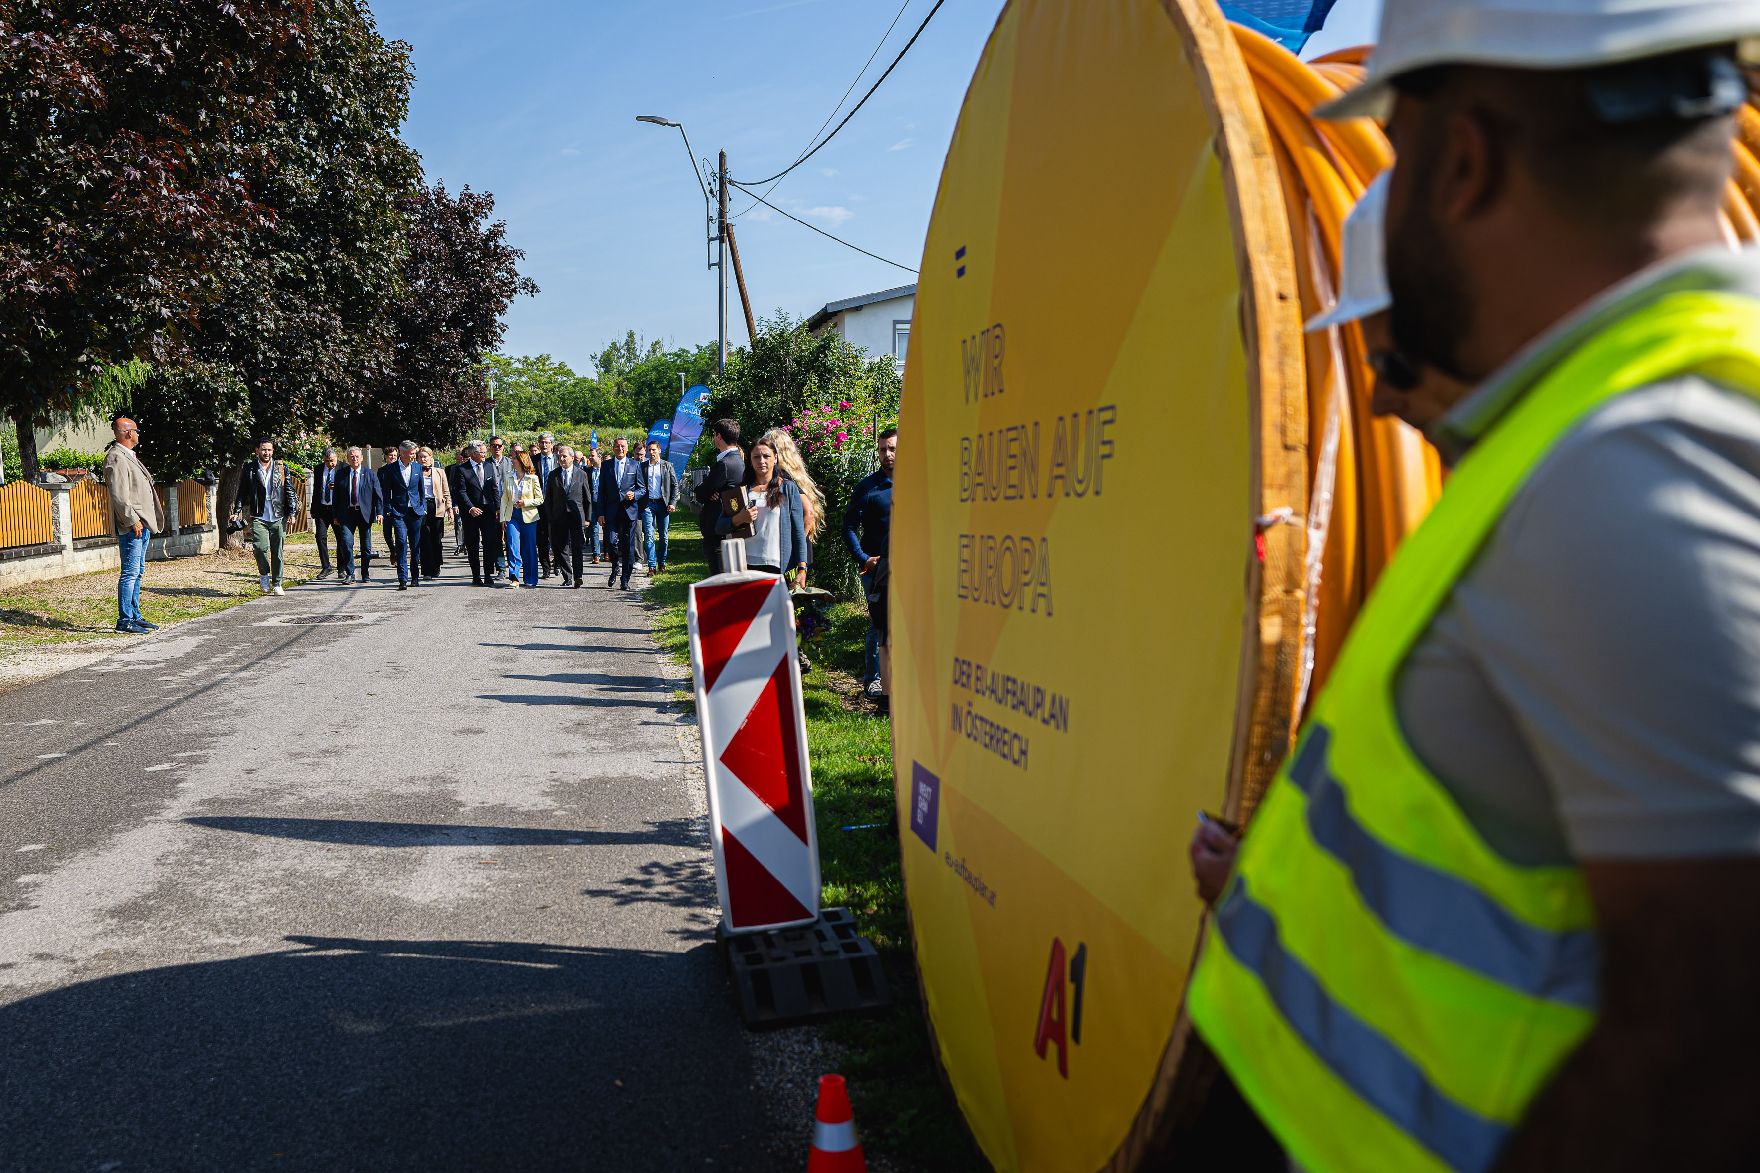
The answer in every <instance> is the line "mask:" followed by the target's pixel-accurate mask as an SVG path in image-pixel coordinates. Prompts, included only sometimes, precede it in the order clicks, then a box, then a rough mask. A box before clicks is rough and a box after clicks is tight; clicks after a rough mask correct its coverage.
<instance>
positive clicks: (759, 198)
mask: <svg viewBox="0 0 1760 1173" xmlns="http://www.w3.org/2000/svg"><path fill="white" fill-rule="evenodd" d="M728 182H729V183H730V184H732V185H733V186H734V187H737V188H739V189H740V190H741V191H743V192H745V193H746V194H747V195H749V196H751V197H752V198H753V199H755V200H757V201H758V202H759V203H760V204H763V205H764V206H765V207H766V208H769V209H770V210H771V211H772V212H776V213H778V214H780V215H783V216H787V217H788V218H789V219H790V220H793V221H794V222H795V223H796V224H799V225H800V226H801V227H802V228H810V229H812V230H813V231H814V232H817V233H818V234H819V235H820V236H823V237H825V238H826V239H827V240H835V241H836V242H837V243H838V244H841V245H842V246H843V247H844V248H853V249H855V250H856V251H857V252H859V253H861V254H862V255H863V256H865V257H873V258H874V259H875V260H876V261H880V262H882V263H883V264H888V265H891V266H892V267H893V268H895V269H903V270H904V271H905V272H907V273H915V272H916V270H915V269H913V268H911V267H910V266H909V265H901V264H899V263H898V262H897V261H890V260H887V259H886V258H885V257H883V256H881V255H880V254H879V253H871V252H869V251H868V250H867V249H865V248H863V247H862V246H861V245H859V244H851V243H850V242H849V241H847V240H845V239H843V237H841V236H833V235H831V233H829V232H827V231H825V230H824V229H823V228H820V227H819V226H818V225H816V224H808V223H807V222H806V221H805V220H803V219H801V218H800V217H799V216H795V215H791V214H789V213H788V212H784V211H783V210H782V209H781V208H779V207H777V206H776V205H775V204H773V203H771V202H770V201H769V200H767V199H765V198H764V197H763V196H761V195H759V194H758V193H757V192H755V191H753V190H752V189H751V188H749V187H747V186H746V185H745V184H743V183H740V182H738V181H737V180H732V179H730V180H728Z"/></svg>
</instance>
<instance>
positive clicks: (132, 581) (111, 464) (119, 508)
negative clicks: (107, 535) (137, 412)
mask: <svg viewBox="0 0 1760 1173" xmlns="http://www.w3.org/2000/svg"><path fill="white" fill-rule="evenodd" d="M110 431H111V432H112V433H113V434H114V435H115V437H116V438H115V439H114V440H112V441H111V442H110V445H109V447H108V448H106V449H105V450H104V487H105V488H107V489H109V490H110V519H111V521H112V522H114V523H115V525H116V548H117V551H118V552H119V553H120V554H121V555H122V575H121V577H120V578H118V579H117V582H116V630H117V631H119V632H122V633H123V634H124V635H145V634H147V633H148V632H150V631H158V630H159V625H158V624H156V623H148V622H147V620H146V618H145V617H144V616H143V615H142V614H141V572H142V571H143V570H144V569H145V568H146V562H147V543H148V542H150V541H151V540H152V538H153V535H154V534H155V533H163V532H164V530H165V509H164V507H163V506H162V505H160V504H159V494H158V493H156V492H154V490H153V476H152V474H151V473H149V472H148V471H147V466H146V465H144V464H142V463H141V458H140V457H138V456H136V455H135V454H134V449H135V445H137V444H139V443H140V442H141V430H140V428H139V427H138V426H137V425H136V424H135V422H134V421H133V420H132V419H130V418H129V417H128V416H125V415H124V416H118V417H117V418H116V421H115V422H114V423H112V424H111V425H110Z"/></svg>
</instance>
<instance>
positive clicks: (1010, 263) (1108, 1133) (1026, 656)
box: [891, 0, 1310, 1170]
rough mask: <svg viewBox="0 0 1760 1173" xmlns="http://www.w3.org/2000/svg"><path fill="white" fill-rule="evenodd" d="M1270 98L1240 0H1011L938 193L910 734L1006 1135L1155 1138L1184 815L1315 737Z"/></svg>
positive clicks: (901, 692) (911, 534) (949, 1000)
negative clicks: (1298, 731)
mask: <svg viewBox="0 0 1760 1173" xmlns="http://www.w3.org/2000/svg"><path fill="white" fill-rule="evenodd" d="M1256 111H1257V107H1256V104H1255V102H1254V100H1253V92H1252V80H1251V78H1250V77H1249V75H1248V73H1247V70H1246V67H1245V64H1244V62H1243V59H1242V57H1241V54H1240V52H1239V50H1238V49H1237V48H1236V47H1235V44H1234V41H1233V38H1232V35H1231V33H1230V30H1229V28H1228V26H1227V25H1226V24H1225V23H1224V22H1223V21H1222V19H1221V16H1220V14H1219V13H1218V12H1217V10H1216V9H1215V8H1214V7H1213V6H1212V5H1210V4H1209V3H1208V2H1207V0H1205V2H1200V0H1178V2H1175V3H1170V4H1168V5H1167V6H1165V7H1163V6H1161V5H1158V4H1155V3H1152V2H1143V0H1086V2H1083V3H1073V2H1069V0H1061V2H1060V0H1015V2H1014V3H1011V4H1010V5H1009V6H1008V7H1007V8H1006V10H1005V11H1004V12H1003V14H1002V16H1001V18H1000V19H999V21H998V23H997V26H996V29H995V31H994V33H993V34H992V36H991V39H990V43H989V46H988V48H987V49H986V51H985V53H984V56H983V59H982V61H981V63H980V65H979V67H978V71H977V74H976V76H975V77H974V78H973V81H972V85H971V88H970V90H969V92H968V94H967V96H966V99H965V104H964V107H963V109H962V111H961V115H960V120H959V126H958V129H957V130H956V132H955V134H954V138H953V143H952V146H951V148H950V150H949V153H948V158H947V164H946V169H945V171H944V173H943V175H942V180H941V188H940V192H939V194H938V196H937V199H936V205H935V212H934V216H933V219H932V222H931V226H930V229H929V235H928V240H927V244H926V251H925V254H924V259H923V264H922V277H921V280H920V284H919V287H918V294H917V303H916V313H915V320H914V323H913V328H912V338H911V349H910V354H909V358H908V361H907V366H906V373H905V385H906V401H905V407H904V412H903V418H902V420H901V435H900V438H899V439H900V443H899V452H900V460H899V465H898V472H897V477H896V485H897V488H896V498H895V501H896V504H895V512H894V517H893V527H892V546H891V555H892V567H893V582H894V589H893V595H892V612H891V613H892V616H893V622H892V633H891V635H892V657H893V666H894V679H895V681H896V682H898V683H897V687H896V690H895V692H896V695H895V698H894V704H893V723H894V753H895V761H896V762H897V769H898V794H899V802H900V826H901V839H902V844H901V847H902V852H903V857H904V869H905V880H906V891H907V895H908V898H909V903H910V910H911V918H912V924H913V931H914V934H915V942H916V950H917V959H918V963H919V968H920V972H921V975H922V983H923V989H924V994H925V998H926V1001H927V1006H928V1011H929V1016H930V1019H931V1022H932V1026H933V1030H934V1032H935V1037H936V1040H937V1045H938V1050H939V1054H940V1058H941V1061H942V1063H943V1065H944V1067H945V1069H946V1072H947V1075H948V1078H949V1080H950V1082H951V1083H952V1086H953V1089H954V1092H955V1094H956V1096H957V1097H958V1100H959V1103H960V1106H961V1109H962V1110H963V1111H964V1113H965V1115H966V1117H967V1119H968V1120H969V1121H970V1123H971V1125H972V1129H973V1131H974V1133H975V1134H976V1136H977V1138H978V1141H979V1143H980V1144H981V1145H982V1147H983V1149H984V1151H985V1153H986V1154H987V1155H988V1156H989V1157H990V1159H991V1160H992V1161H993V1162H994V1163H995V1164H996V1165H997V1166H999V1167H1002V1168H1028V1169H1057V1170H1068V1169H1095V1168H1099V1167H1102V1166H1104V1165H1106V1164H1107V1163H1108V1162H1111V1161H1113V1160H1114V1159H1115V1158H1117V1159H1118V1160H1119V1161H1120V1162H1121V1163H1123V1164H1128V1163H1130V1162H1131V1161H1132V1160H1133V1159H1134V1157H1133V1155H1132V1154H1134V1153H1137V1152H1140V1151H1142V1146H1143V1145H1145V1144H1147V1143H1148V1142H1149V1141H1151V1140H1153V1139H1154V1134H1155V1133H1156V1132H1157V1131H1158V1130H1159V1129H1160V1128H1161V1127H1162V1125H1163V1121H1164V1120H1165V1119H1166V1118H1167V1117H1168V1112H1169V1108H1170V1107H1171V1106H1173V1105H1172V1102H1171V1101H1170V1100H1169V1099H1168V1098H1167V1097H1168V1089H1170V1088H1171V1087H1172V1086H1173V1076H1174V1074H1175V1072H1176V1070H1177V1068H1178V1066H1179V1061H1180V1056H1181V1053H1182V1043H1181V1037H1182V1032H1181V1031H1180V1029H1179V1022H1180V1003H1181V997H1182V993H1183V989H1184V985H1185V980H1186V973H1187V970H1188V968H1189V965H1190V961H1191V953H1192V947H1193V943H1194V941H1195V940H1196V939H1197V934H1198V926H1199V919H1200V914H1201V911H1202V910H1201V907H1200V905H1199V903H1198V901H1197V900H1196V899H1195V898H1194V897H1193V896H1192V885H1191V880H1190V878H1189V876H1188V874H1187V867H1186V862H1185V856H1184V845H1185V840H1186V837H1187V835H1188V834H1189V832H1190V829H1191V826H1192V821H1193V818H1194V816H1195V815H1196V812H1197V810H1198V808H1199V807H1210V808H1212V809H1215V808H1218V807H1222V806H1225V805H1228V806H1230V807H1231V808H1232V809H1238V808H1239V806H1240V796H1241V795H1243V794H1244V793H1246V792H1247V790H1248V789H1250V788H1252V787H1254V786H1259V785H1262V784H1263V782H1264V781H1265V777H1266V770H1267V769H1268V768H1269V767H1270V766H1271V765H1272V764H1273V763H1274V761H1275V760H1276V759H1277V758H1278V757H1279V756H1280V755H1281V753H1282V752H1283V749H1284V747H1285V745H1286V743H1287V740H1288V735H1289V729H1290V724H1291V721H1292V716H1293V712H1294V708H1295V704H1296V697H1297V694H1298V691H1299V688H1300V680H1301V675H1302V673H1301V664H1302V645H1303V612H1304V607H1303V598H1304V592H1305V589H1306V585H1305V582H1306V580H1305V565H1304V550H1305V544H1306V529H1305V526H1304V525H1303V524H1302V519H1304V518H1305V517H1306V515H1307V506H1308V502H1307V485H1308V480H1309V475H1310V470H1309V454H1308V453H1309V432H1310V425H1309V411H1308V390H1307V385H1306V378H1305V374H1304V361H1303V339H1302V334H1301V313H1302V306H1301V303H1300V296H1301V289H1300V284H1299V282H1298V280H1297V276H1296V264H1295V260H1294V257H1293V254H1292V246H1291V240H1290V234H1289V228H1288V225H1287V221H1286V216H1285V211H1284V206H1283V198H1282V189H1281V180H1280V178H1279V173H1278V170H1277V157H1276V148H1275V145H1274V143H1273V140H1272V139H1271V138H1270V136H1269V135H1268V134H1267V132H1266V128H1265V124H1264V121H1263V119H1262V118H1261V117H1259V116H1258V115H1257V112H1256ZM1261 518H1264V519H1268V524H1267V525H1266V527H1265V529H1264V533H1263V539H1264V549H1265V556H1264V558H1263V560H1261V559H1260V557H1259V556H1258V554H1257V544H1256V542H1255V529H1256V522H1257V521H1258V519H1261ZM1284 519H1288V521H1290V522H1294V524H1289V523H1286V521H1285V520H1284ZM1231 793H1232V796H1233V797H1232V800H1231V798H1230V795H1231Z"/></svg>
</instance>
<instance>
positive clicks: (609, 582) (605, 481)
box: [599, 436, 642, 591]
mask: <svg viewBox="0 0 1760 1173" xmlns="http://www.w3.org/2000/svg"><path fill="white" fill-rule="evenodd" d="M641 488H642V466H641V465H640V464H639V463H637V461H636V460H635V458H634V457H632V456H631V455H630V454H629V441H628V440H626V439H624V438H623V437H622V436H619V437H617V439H616V440H614V441H612V443H611V458H610V459H609V460H607V461H605V463H603V464H601V465H600V466H599V509H600V511H601V512H602V514H603V515H604V517H605V525H606V527H607V528H608V529H609V530H610V534H609V535H608V536H610V537H611V576H610V577H609V578H607V579H606V580H605V585H606V586H615V585H617V569H618V565H619V563H621V564H622V566H623V589H624V590H626V591H627V590H628V589H629V576H630V574H631V573H632V572H633V571H634V569H635V564H636V558H635V549H634V546H633V541H634V534H633V532H632V531H633V530H634V528H635V526H634V523H635V514H636V498H637V497H638V496H639V495H640V493H641Z"/></svg>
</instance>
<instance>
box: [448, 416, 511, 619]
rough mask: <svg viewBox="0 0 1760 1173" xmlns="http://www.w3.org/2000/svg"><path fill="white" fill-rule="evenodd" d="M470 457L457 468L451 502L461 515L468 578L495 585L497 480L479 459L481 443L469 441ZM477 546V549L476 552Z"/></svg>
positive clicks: (491, 468) (498, 542) (498, 553)
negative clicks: (469, 565)
mask: <svg viewBox="0 0 1760 1173" xmlns="http://www.w3.org/2000/svg"><path fill="white" fill-rule="evenodd" d="M469 449H470V459H469V460H466V461H465V462H464V464H463V465H462V466H461V467H460V468H459V470H458V489H457V496H456V499H455V501H454V504H455V505H456V506H457V508H458V511H459V512H460V513H462V514H464V548H465V553H467V554H469V555H470V559H471V581H472V582H473V583H475V584H476V585H477V586H494V585H495V559H497V558H498V557H500V556H501V519H500V515H499V514H500V509H501V480H500V478H499V477H497V476H496V475H495V466H494V465H493V464H491V463H490V462H488V461H487V460H484V459H483V442H482V441H481V440H472V441H471V442H470V445H469ZM479 547H480V551H479Z"/></svg>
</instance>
